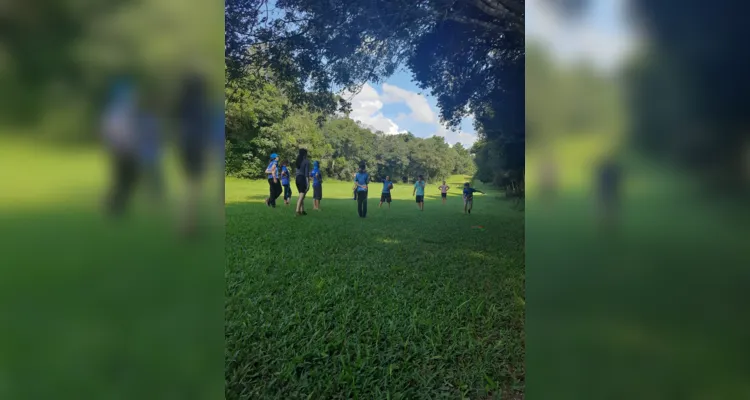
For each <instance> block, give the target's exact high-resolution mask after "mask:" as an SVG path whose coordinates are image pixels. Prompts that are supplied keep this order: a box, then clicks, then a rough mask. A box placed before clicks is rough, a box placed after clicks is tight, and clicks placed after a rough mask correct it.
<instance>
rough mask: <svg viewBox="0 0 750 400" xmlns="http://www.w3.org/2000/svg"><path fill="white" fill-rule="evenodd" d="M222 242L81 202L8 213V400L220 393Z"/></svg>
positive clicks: (1, 392)
mask: <svg viewBox="0 0 750 400" xmlns="http://www.w3.org/2000/svg"><path fill="white" fill-rule="evenodd" d="M94 209H95V208H94ZM222 239H223V235H222V233H221V230H219V231H216V232H214V233H212V234H208V235H207V236H205V237H204V238H202V240H198V241H194V242H191V243H189V244H187V243H185V242H182V241H179V240H177V239H176V238H175V235H174V232H173V230H172V225H171V224H167V220H166V219H160V218H154V217H153V216H144V215H133V216H132V217H128V218H125V219H123V220H121V221H119V222H118V223H117V224H113V223H112V222H111V221H106V220H104V219H103V218H102V217H101V215H100V214H98V213H97V212H96V211H92V208H89V207H85V206H83V205H80V204H67V205H63V204H60V205H59V208H46V209H40V210H34V211H25V212H14V213H12V214H10V213H7V214H6V213H4V214H0V243H2V245H1V246H2V254H3V256H2V258H3V262H2V263H0V265H1V266H0V293H2V294H1V295H0V297H2V301H0V318H1V319H2V325H3V326H4V329H3V330H2V333H0V353H1V354H3V356H2V361H0V370H2V371H4V372H5V373H7V374H8V375H5V376H4V377H5V378H7V379H8V380H6V381H4V382H3V384H4V385H5V386H1V387H0V397H2V398H55V397H60V395H61V394H62V393H73V391H75V392H79V393H80V392H86V393H89V394H91V395H92V396H93V397H99V398H121V397H125V398H141V397H144V398H145V397H151V396H154V395H156V396H157V397H164V398H168V397H174V396H178V397H181V398H188V397H191V396H195V395H196V394H197V393H203V394H205V395H209V394H210V393H213V394H215V393H217V392H219V391H220V390H221V387H222V384H223V382H222V373H221V370H220V369H219V368H217V367H218V365H219V363H218V362H217V361H219V360H218V359H219V357H220V356H219V354H223V342H222V331H223V323H222V319H221V316H222V315H223V313H222V304H223V288H224V280H223V276H222V273H221V267H219V268H218V269H217V268H216V265H221V264H222V263H223V259H224V258H223V243H222ZM217 356H218V357H217ZM211 360H213V362H212V361H211ZM157 377H158V378H157Z"/></svg>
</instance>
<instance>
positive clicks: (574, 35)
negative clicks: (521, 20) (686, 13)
mask: <svg viewBox="0 0 750 400" xmlns="http://www.w3.org/2000/svg"><path fill="white" fill-rule="evenodd" d="M630 26H631V24H630V23H629V20H628V18H627V0H591V7H590V9H589V11H588V12H587V13H586V14H585V15H584V16H583V18H582V19H581V20H576V21H566V20H564V19H563V18H561V17H560V16H559V15H558V14H557V13H556V12H555V11H554V10H553V9H551V8H550V7H549V6H545V5H544V4H543V3H542V2H541V1H540V0H527V1H526V38H527V40H534V41H537V42H540V43H542V44H544V45H546V47H547V48H548V49H549V50H550V51H551V52H552V53H553V54H554V55H555V56H556V58H557V60H559V61H561V62H569V61H580V60H586V61H589V62H591V63H593V64H594V65H595V66H596V67H599V68H600V69H602V70H613V69H616V68H617V67H618V66H619V65H621V62H622V61H623V59H624V58H625V57H627V56H628V55H629V54H630V52H631V51H633V49H634V48H635V47H636V45H637V35H636V34H635V32H634V30H633V29H631V28H630Z"/></svg>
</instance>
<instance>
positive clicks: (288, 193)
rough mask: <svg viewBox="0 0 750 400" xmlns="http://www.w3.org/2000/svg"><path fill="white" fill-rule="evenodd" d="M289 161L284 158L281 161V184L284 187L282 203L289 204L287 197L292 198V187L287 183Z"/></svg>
mask: <svg viewBox="0 0 750 400" xmlns="http://www.w3.org/2000/svg"><path fill="white" fill-rule="evenodd" d="M290 176H291V174H290V173H289V161H287V160H284V162H283V163H281V186H282V187H283V188H284V204H286V205H289V199H290V198H292V187H291V186H290V184H289V178H290Z"/></svg>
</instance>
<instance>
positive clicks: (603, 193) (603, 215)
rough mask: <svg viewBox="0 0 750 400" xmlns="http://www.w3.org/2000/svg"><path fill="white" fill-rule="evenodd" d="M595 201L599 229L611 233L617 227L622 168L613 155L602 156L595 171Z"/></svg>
mask: <svg viewBox="0 0 750 400" xmlns="http://www.w3.org/2000/svg"><path fill="white" fill-rule="evenodd" d="M595 181H596V197H597V198H596V200H597V206H598V207H597V211H598V214H599V215H598V217H599V224H600V228H601V229H602V230H603V231H605V232H611V231H612V230H614V229H616V228H617V226H618V217H619V213H620V197H621V195H622V193H621V183H622V167H621V165H620V163H619V162H618V160H617V158H616V156H615V155H613V154H608V155H606V156H604V157H603V158H602V160H601V162H600V163H599V165H598V168H597V169H596V178H595Z"/></svg>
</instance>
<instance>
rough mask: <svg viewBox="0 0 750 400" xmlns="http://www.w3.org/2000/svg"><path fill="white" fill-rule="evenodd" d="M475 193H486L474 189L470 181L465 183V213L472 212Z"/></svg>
mask: <svg viewBox="0 0 750 400" xmlns="http://www.w3.org/2000/svg"><path fill="white" fill-rule="evenodd" d="M474 193H481V194H484V192H483V191H481V190H477V189H474V188H473V187H471V186H470V185H469V182H466V183H464V214H466V213H467V212H468V213H469V214H471V208H472V207H473V206H474Z"/></svg>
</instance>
